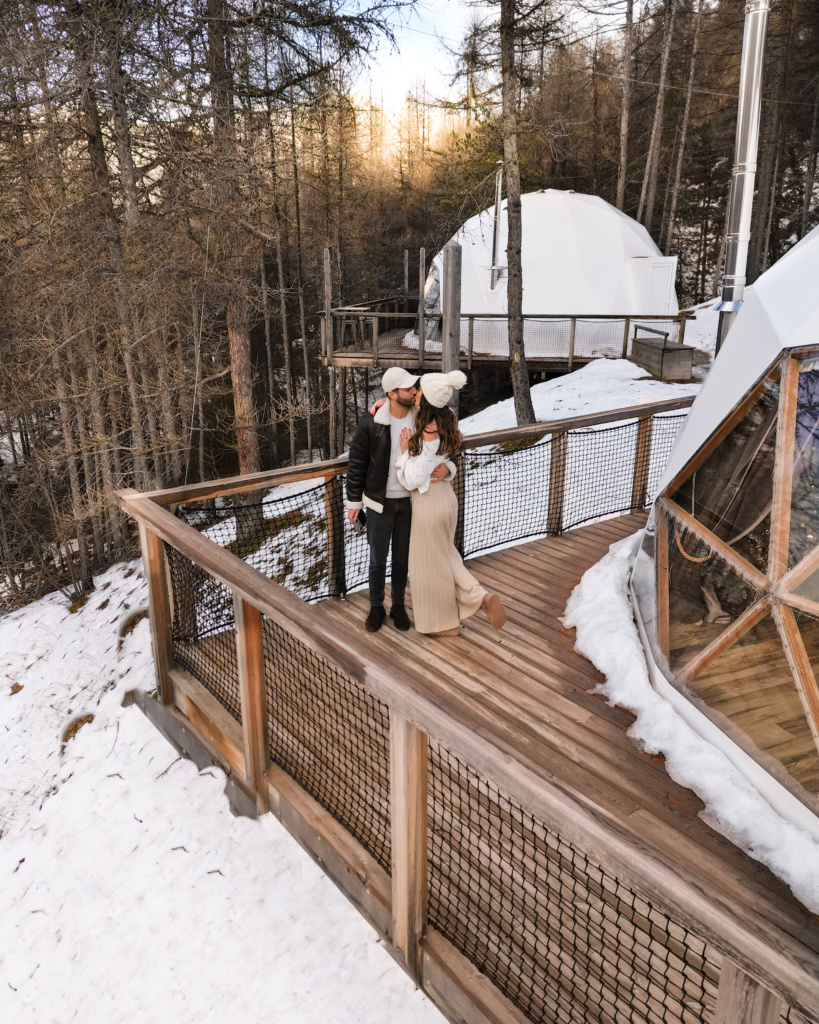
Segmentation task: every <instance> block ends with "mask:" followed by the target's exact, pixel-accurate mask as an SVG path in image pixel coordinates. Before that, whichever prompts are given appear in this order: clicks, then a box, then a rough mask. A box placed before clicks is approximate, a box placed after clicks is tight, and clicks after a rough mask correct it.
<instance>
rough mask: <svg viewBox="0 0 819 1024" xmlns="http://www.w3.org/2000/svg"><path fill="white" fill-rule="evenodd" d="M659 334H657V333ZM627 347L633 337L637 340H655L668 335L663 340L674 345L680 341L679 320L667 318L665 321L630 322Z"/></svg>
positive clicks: (638, 320)
mask: <svg viewBox="0 0 819 1024" xmlns="http://www.w3.org/2000/svg"><path fill="white" fill-rule="evenodd" d="M658 332H659V333H658ZM628 333H629V347H630V346H631V343H632V341H633V340H634V338H635V336H636V337H637V338H638V339H639V338H657V340H660V339H661V338H662V335H668V337H667V338H665V339H664V340H666V341H668V342H670V343H672V344H676V343H677V342H678V341H679V340H680V320H679V319H674V318H673V317H669V318H668V319H667V320H663V319H659V320H640V319H637V320H632V321H631V322H630V324H629V331H628Z"/></svg>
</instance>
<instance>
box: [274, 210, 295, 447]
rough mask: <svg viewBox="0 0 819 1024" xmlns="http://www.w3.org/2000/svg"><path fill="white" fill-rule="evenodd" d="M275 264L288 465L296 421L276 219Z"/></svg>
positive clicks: (280, 244)
mask: <svg viewBox="0 0 819 1024" xmlns="http://www.w3.org/2000/svg"><path fill="white" fill-rule="evenodd" d="M276 264H277V266H278V272H279V311H280V316H281V321H282V347H283V350H284V389H285V397H286V401H287V430H288V434H289V435H290V465H291V466H295V464H296V421H295V416H294V405H295V403H294V401H293V365H292V353H291V351H290V330H289V328H288V325H287V292H286V289H285V282H284V259H283V257H282V242H281V236H280V233H279V222H278V220H277V221H276Z"/></svg>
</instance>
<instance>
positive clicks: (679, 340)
mask: <svg viewBox="0 0 819 1024" xmlns="http://www.w3.org/2000/svg"><path fill="white" fill-rule="evenodd" d="M687 323H688V317H687V316H681V317H680V333H679V334H678V335H677V344H678V345H682V344H683V343H684V341H685V325H686V324H687Z"/></svg>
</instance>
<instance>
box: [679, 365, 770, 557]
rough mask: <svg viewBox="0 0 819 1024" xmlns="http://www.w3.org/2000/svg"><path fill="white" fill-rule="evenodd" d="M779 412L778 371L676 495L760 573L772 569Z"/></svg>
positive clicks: (681, 503)
mask: <svg viewBox="0 0 819 1024" xmlns="http://www.w3.org/2000/svg"><path fill="white" fill-rule="evenodd" d="M778 408H779V369H778V368H777V369H776V370H775V371H774V372H773V373H771V374H769V375H768V377H766V379H765V381H764V382H763V383H762V385H761V393H760V395H759V397H758V398H757V400H756V401H755V402H754V404H753V405H752V406H751V407H750V409H749V410H748V412H747V413H746V414H745V416H744V417H743V418H742V419H741V420H740V421H739V423H738V424H737V425H736V426H735V427H734V429H733V430H732V431H731V432H730V433H729V434H728V436H727V437H726V438H725V439H724V440H723V441H722V442H720V444H719V446H718V447H717V448H716V449H715V450H714V451H713V452H712V454H711V455H710V456H709V457H708V458H707V459H706V460H705V462H703V464H702V465H701V466H700V467H699V469H697V470H695V471H694V472H693V473H692V474H691V476H689V477H688V479H687V480H685V481H684V483H682V484H681V485H680V487H679V488H678V489H677V491H676V493H675V494H674V495H673V497H674V501H675V502H676V503H677V504H678V505H680V506H681V507H682V508H684V509H685V511H686V512H690V513H691V515H693V516H694V517H695V518H696V519H698V520H699V522H701V523H702V525H703V526H705V527H706V528H707V529H709V530H710V531H711V532H712V533H714V534H716V536H717V537H719V539H720V540H721V541H724V542H725V543H726V544H729V545H730V546H731V547H732V548H734V550H735V551H737V552H738V553H739V554H740V555H742V557H743V558H745V559H747V561H749V562H750V563H751V564H752V565H755V566H756V567H757V568H758V569H760V570H761V571H762V572H765V571H766V570H767V567H768V541H769V537H770V532H771V515H770V514H771V501H772V498H773V467H774V456H775V454H776V420H777V412H778Z"/></svg>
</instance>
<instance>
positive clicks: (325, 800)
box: [262, 617, 390, 871]
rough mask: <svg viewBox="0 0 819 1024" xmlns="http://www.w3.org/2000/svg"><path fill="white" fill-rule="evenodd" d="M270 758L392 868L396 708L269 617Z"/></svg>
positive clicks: (266, 653) (266, 632) (265, 639)
mask: <svg viewBox="0 0 819 1024" xmlns="http://www.w3.org/2000/svg"><path fill="white" fill-rule="evenodd" d="M263 622H264V628H263V633H262V647H263V651H264V662H265V676H266V683H267V686H266V689H267V713H268V727H269V736H270V759H271V761H273V762H274V763H275V764H277V765H279V767H280V768H282V769H283V770H284V771H285V772H287V774H288V775H290V776H291V778H293V779H295V780H296V782H298V784H299V785H300V786H301V787H302V788H303V789H304V790H306V791H307V792H308V793H309V794H310V796H312V797H313V799H314V800H316V801H317V802H318V803H320V804H321V806H322V807H323V808H324V809H325V810H327V811H329V813H330V814H332V816H333V817H334V818H335V819H336V821H338V822H340V823H341V824H342V825H343V826H344V828H346V829H347V831H348V832H350V833H351V835H353V836H354V837H355V838H356V839H357V840H358V842H359V843H361V845H362V846H363V847H364V848H365V849H366V850H367V851H368V852H369V853H370V854H371V855H372V856H373V857H374V858H375V859H376V860H377V861H378V863H379V864H380V865H381V866H382V867H383V868H384V869H385V870H386V871H389V870H390V748H389V728H390V727H389V709H388V707H387V705H386V704H384V703H383V702H382V701H380V700H378V699H377V698H376V697H373V696H372V695H371V694H369V693H368V692H367V691H366V690H365V689H364V688H363V687H362V686H361V685H360V684H359V683H357V682H356V681H355V680H354V679H352V678H351V677H350V676H348V675H347V674H345V673H344V672H342V671H341V670H340V669H339V668H337V667H336V666H334V665H333V664H331V663H330V662H329V661H328V660H327V659H326V658H324V657H323V656H322V655H320V654H318V653H317V652H316V651H315V650H313V649H312V648H310V647H308V646H307V645H306V644H304V643H302V642H301V641H300V640H298V639H296V637H294V636H292V635H291V634H290V633H288V632H287V631H286V630H284V629H282V628H281V627H280V626H279V625H277V624H276V623H275V622H274V621H273V620H272V619H269V618H267V617H265V618H264V620H263Z"/></svg>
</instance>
